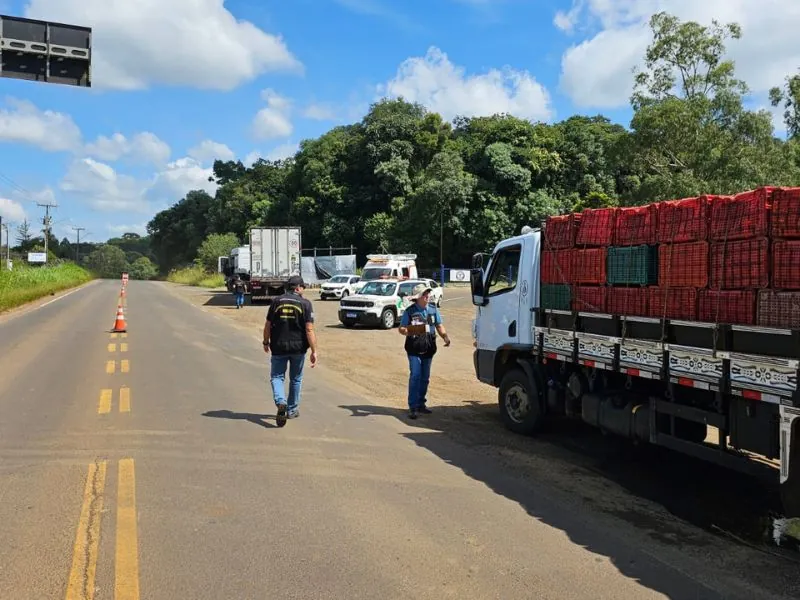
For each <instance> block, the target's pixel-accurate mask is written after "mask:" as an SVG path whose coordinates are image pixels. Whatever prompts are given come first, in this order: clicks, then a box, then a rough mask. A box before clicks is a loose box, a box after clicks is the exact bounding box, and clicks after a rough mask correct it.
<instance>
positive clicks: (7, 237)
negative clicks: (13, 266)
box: [0, 217, 11, 269]
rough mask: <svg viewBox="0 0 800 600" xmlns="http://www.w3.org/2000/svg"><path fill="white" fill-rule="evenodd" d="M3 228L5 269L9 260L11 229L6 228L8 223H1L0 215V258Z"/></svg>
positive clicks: (1, 254) (0, 256) (0, 257)
mask: <svg viewBox="0 0 800 600" xmlns="http://www.w3.org/2000/svg"><path fill="white" fill-rule="evenodd" d="M3 228H5V230H6V269H7V268H8V263H9V262H11V231H10V230H9V229H8V224H6V225H3V217H0V259H2V257H3Z"/></svg>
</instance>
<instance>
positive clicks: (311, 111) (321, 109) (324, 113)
mask: <svg viewBox="0 0 800 600" xmlns="http://www.w3.org/2000/svg"><path fill="white" fill-rule="evenodd" d="M303 116H304V117H305V118H306V119H313V120H314V121H333V120H334V119H335V118H336V113H335V112H334V110H333V109H332V108H331V107H330V106H327V105H325V104H309V105H308V106H306V107H305V109H304V110H303Z"/></svg>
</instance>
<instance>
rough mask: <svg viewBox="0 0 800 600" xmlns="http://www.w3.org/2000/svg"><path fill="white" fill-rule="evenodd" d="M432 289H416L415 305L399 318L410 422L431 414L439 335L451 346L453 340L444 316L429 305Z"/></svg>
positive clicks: (413, 298)
mask: <svg viewBox="0 0 800 600" xmlns="http://www.w3.org/2000/svg"><path fill="white" fill-rule="evenodd" d="M430 294H431V288H429V287H427V286H426V285H425V284H424V283H420V284H418V285H416V286H415V287H414V291H413V292H412V295H411V297H410V298H409V300H413V301H414V303H413V304H412V305H411V306H409V307H408V308H407V309H406V310H405V312H404V313H403V316H402V317H400V335H404V336H405V337H406V343H405V350H406V354H407V355H408V369H409V377H408V418H409V419H416V418H417V415H418V414H419V413H422V414H430V413H431V410H430V409H429V408H428V407H427V406H426V403H427V398H426V395H427V392H428V381H429V380H430V377H431V363H432V362H433V355H434V354H436V334H437V333H438V334H439V336H440V337H441V338H442V339H443V340H444V345H445V347H447V346H449V345H450V336H449V335H447V331H446V330H445V328H444V325H443V324H442V315H441V314H439V309H437V308H436V307H435V306H434V305H433V304H430V303H429V302H428V299H429V297H430Z"/></svg>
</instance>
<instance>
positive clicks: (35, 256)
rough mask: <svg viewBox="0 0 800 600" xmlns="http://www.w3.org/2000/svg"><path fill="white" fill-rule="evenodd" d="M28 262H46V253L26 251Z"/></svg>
mask: <svg viewBox="0 0 800 600" xmlns="http://www.w3.org/2000/svg"><path fill="white" fill-rule="evenodd" d="M28 262H29V263H46V262H47V253H46V252H28Z"/></svg>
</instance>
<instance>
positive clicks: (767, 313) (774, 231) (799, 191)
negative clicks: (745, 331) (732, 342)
mask: <svg viewBox="0 0 800 600" xmlns="http://www.w3.org/2000/svg"><path fill="white" fill-rule="evenodd" d="M770 216H771V218H770V220H769V225H770V226H769V237H770V241H771V243H772V262H771V265H770V266H771V269H772V281H771V284H772V285H771V286H770V287H769V289H765V290H761V291H759V292H758V324H759V325H761V326H764V327H785V328H790V329H797V328H800V188H779V189H775V190H773V193H772V210H771V215H770Z"/></svg>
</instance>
